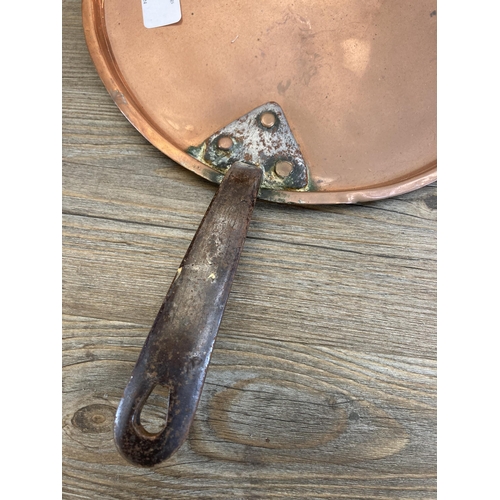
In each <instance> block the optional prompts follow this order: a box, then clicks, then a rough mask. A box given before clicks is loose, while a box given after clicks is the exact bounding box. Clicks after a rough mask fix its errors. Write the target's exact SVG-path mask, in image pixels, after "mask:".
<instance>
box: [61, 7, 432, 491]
mask: <svg viewBox="0 0 500 500" xmlns="http://www.w3.org/2000/svg"><path fill="white" fill-rule="evenodd" d="M63 37H64V52H63V91H64V94H63V120H64V122H63V140H64V144H63V154H64V158H63V210H64V214H63V241H64V247H63V256H64V261H63V266H64V267H63V278H64V283H63V293H64V304H63V311H64V329H63V333H64V339H63V361H64V368H63V402H64V406H63V433H64V434H63V457H64V463H63V473H64V479H63V497H64V498H67V499H70V498H71V499H74V498H81V499H132V498H141V499H159V498H162V499H163V498H168V499H176V498H179V499H182V498H231V499H237V498H343V499H359V498H363V499H371V498H377V499H384V498H391V499H392V498H398V499H414V498H435V496H436V493H435V486H436V480H435V475H436V444H435V439H436V272H435V267H436V246H435V245H436V186H435V185H431V186H428V187H426V188H423V189H421V190H419V191H416V192H414V193H410V194H407V195H404V196H400V197H397V198H394V199H390V200H384V201H380V202H375V203H370V204H364V205H355V206H329V207H307V208H305V207H291V206H282V205H273V204H270V203H265V202H259V203H258V204H257V207H256V209H255V213H254V217H253V220H252V223H251V227H250V231H249V236H248V239H247V242H246V244H245V249H244V251H243V255H242V259H241V263H240V267H239V269H238V273H237V275H236V279H235V283H234V285H233V289H232V292H231V296H230V299H229V303H228V307H227V310H226V313H225V315H224V319H223V322H222V325H221V329H220V332H219V336H218V339H217V342H216V346H215V351H214V355H213V357H212V362H211V365H210V369H209V373H208V376H207V380H206V384H205V388H204V392H203V396H202V400H201V402H200V407H199V409H198V412H197V415H196V418H195V422H194V424H193V427H192V430H191V433H190V436H189V439H188V442H187V443H186V444H185V445H184V446H183V447H182V448H181V449H180V451H179V452H178V453H177V454H176V455H174V457H173V458H172V459H171V460H170V461H168V462H165V463H164V464H161V465H159V466H157V467H155V468H153V469H151V470H150V469H141V468H137V467H134V466H132V465H129V464H127V463H126V462H125V461H124V460H123V459H122V458H121V457H120V456H119V455H118V453H117V451H116V449H115V447H114V444H113V439H112V422H113V418H114V412H115V410H116V407H117V404H118V401H119V399H120V397H121V395H122V392H123V389H124V387H125V385H126V383H127V381H128V378H129V376H130V373H131V370H132V367H133V365H134V363H135V361H136V359H137V356H138V354H139V351H140V349H141V347H142V344H143V342H144V339H145V337H146V335H147V333H148V331H149V327H150V326H151V324H152V321H153V320H154V317H155V316H156V313H157V310H158V308H159V306H160V304H161V301H162V300H163V297H164V295H165V293H166V291H167V288H168V286H169V284H170V282H171V280H172V278H173V276H174V274H175V272H176V269H177V266H178V264H179V263H180V261H181V259H182V257H183V255H184V253H185V251H186V249H187V247H188V245H189V242H190V240H191V238H192V236H193V235H194V232H195V230H196V228H197V226H198V224H199V222H200V221H201V218H202V217H203V214H204V212H205V210H206V208H207V206H208V204H209V202H210V200H211V198H212V196H213V194H214V192H215V189H216V188H215V186H213V185H211V184H209V183H208V182H206V181H204V180H203V179H200V178H198V177H197V176H195V175H194V174H192V173H191V172H188V171H186V170H184V169H182V168H181V167H179V166H177V165H176V164H174V163H173V162H171V161H170V160H169V159H168V158H166V157H165V156H164V155H162V154H161V153H160V152H158V151H157V150H156V149H155V148H154V147H152V146H151V145H150V144H149V143H147V141H145V140H144V139H143V138H142V137H141V136H140V135H139V134H138V133H137V132H136V131H135V129H134V128H133V127H132V126H131V125H130V124H129V123H128V122H127V120H126V119H125V118H124V117H123V116H122V115H121V114H120V112H119V111H118V109H117V108H116V106H115V105H114V103H113V102H112V100H111V99H110V97H109V96H108V95H107V92H106V90H105V89H104V87H103V86H102V84H101V82H100V80H99V78H98V76H97V74H96V72H95V69H94V67H93V65H92V62H91V60H90V57H89V55H88V52H87V49H86V46H85V42H84V37H83V30H82V27H81V15H80V3H79V2H78V1H76V0H67V1H65V2H64V3H63ZM163 411H164V410H163V407H162V397H161V395H159V396H158V397H156V398H155V399H154V401H152V404H151V405H150V408H149V413H148V414H147V421H146V424H147V425H151V426H154V425H155V422H157V421H158V419H159V418H160V417H161V415H162V413H163Z"/></svg>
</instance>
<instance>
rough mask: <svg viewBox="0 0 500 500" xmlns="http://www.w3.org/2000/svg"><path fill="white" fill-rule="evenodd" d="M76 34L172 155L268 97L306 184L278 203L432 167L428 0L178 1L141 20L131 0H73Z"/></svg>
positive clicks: (342, 193)
mask: <svg viewBox="0 0 500 500" xmlns="http://www.w3.org/2000/svg"><path fill="white" fill-rule="evenodd" d="M82 7H83V19H84V28H85V34H86V39H87V44H88V47H89V50H90V53H91V55H92V58H93V60H94V63H95V65H96V67H97V70H98V72H99V74H100V76H101V78H102V80H103V82H104V84H105V86H106V88H107V89H108V91H109V92H110V94H111V96H112V97H113V99H114V100H115V102H116V104H117V105H118V106H119V107H120V109H121V110H122V112H123V113H124V114H125V116H127V118H128V119H129V120H130V121H131V123H132V124H133V125H134V126H135V127H136V128H137V129H138V130H139V131H140V132H141V133H142V134H143V135H144V136H145V137H146V138H147V139H148V140H149V141H150V142H151V143H152V144H154V145H155V146H156V147H158V148H159V149H160V150H161V151H163V152H164V153H165V154H167V155H168V156H169V157H171V158H172V159H174V160H175V161H177V162H178V163H180V164H181V165H183V166H184V167H186V168H188V169H190V170H192V171H194V172H196V173H197V174H199V175H202V176H203V177H205V178H207V179H213V178H214V176H213V170H211V169H210V168H209V167H207V166H205V165H203V164H201V163H200V162H199V161H197V160H195V159H194V158H192V157H190V156H189V155H187V154H186V153H185V152H184V150H185V149H186V148H188V147H190V146H193V145H197V144H199V143H201V142H202V141H203V140H204V139H205V138H206V137H208V136H210V135H211V134H212V133H213V132H214V131H216V130H218V129H220V128H222V127H224V126H225V125H227V124H228V123H231V122H232V121H233V120H235V119H237V118H238V117H240V116H242V115H244V114H245V113H247V112H248V111H249V110H251V109H253V108H255V107H257V106H259V105H261V104H263V103H265V102H269V101H275V102H277V103H278V104H280V106H281V107H282V108H283V109H284V111H285V113H286V116H287V118H288V120H289V123H290V127H291V129H292V132H293V134H294V136H295V138H296V139H297V141H298V143H299V144H300V148H301V150H302V153H303V155H304V159H305V161H306V163H307V165H308V167H309V171H310V176H311V180H312V189H313V190H312V191H310V192H297V191H291V190H290V191H273V190H264V189H263V190H262V191H261V193H260V197H261V198H264V199H269V200H273V201H281V202H288V203H352V202H357V201H367V200H372V199H378V198H385V197H388V196H393V195H396V194H401V193H404V192H408V191H411V190H413V189H417V188H419V187H421V186H424V185H426V184H428V183H430V182H432V181H434V180H435V179H436V170H437V168H436V16H435V15H431V13H434V11H435V10H436V0H421V1H419V2H412V3H408V2H388V1H383V0H349V1H348V0H330V1H326V0H325V1H293V2H291V1H280V0H268V1H266V2H255V1H250V0H239V1H234V2H229V3H228V2H222V1H219V0H212V1H210V2H197V1H195V0H182V13H183V17H182V20H181V21H180V22H179V23H177V24H175V25H170V26H165V27H162V28H155V29H147V28H145V27H144V25H143V22H142V13H141V5H140V1H129V2H124V1H123V0H83V3H82Z"/></svg>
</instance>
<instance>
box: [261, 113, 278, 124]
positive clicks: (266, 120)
mask: <svg viewBox="0 0 500 500" xmlns="http://www.w3.org/2000/svg"><path fill="white" fill-rule="evenodd" d="M260 123H261V125H262V126H263V127H266V128H271V127H274V125H275V124H276V115H275V114H274V113H271V111H266V112H265V113H262V115H260Z"/></svg>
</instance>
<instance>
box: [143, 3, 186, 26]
mask: <svg viewBox="0 0 500 500" xmlns="http://www.w3.org/2000/svg"><path fill="white" fill-rule="evenodd" d="M141 2H142V18H143V19H144V26H146V28H158V27H159V26H167V25H168V24H174V23H178V22H179V21H180V20H181V3H180V0H141Z"/></svg>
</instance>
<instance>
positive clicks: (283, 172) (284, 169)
mask: <svg viewBox="0 0 500 500" xmlns="http://www.w3.org/2000/svg"><path fill="white" fill-rule="evenodd" d="M292 170H293V165H292V164H291V163H290V162H289V161H284V160H281V161H279V162H277V163H276V165H275V166H274V171H275V172H276V174H277V175H279V176H280V177H286V176H287V175H289V174H290V172H291V171H292Z"/></svg>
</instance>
